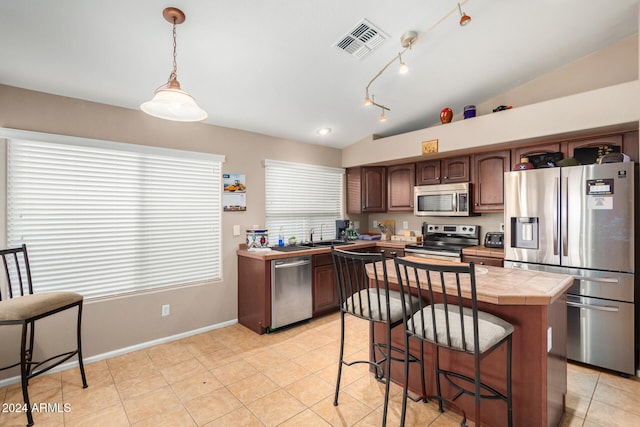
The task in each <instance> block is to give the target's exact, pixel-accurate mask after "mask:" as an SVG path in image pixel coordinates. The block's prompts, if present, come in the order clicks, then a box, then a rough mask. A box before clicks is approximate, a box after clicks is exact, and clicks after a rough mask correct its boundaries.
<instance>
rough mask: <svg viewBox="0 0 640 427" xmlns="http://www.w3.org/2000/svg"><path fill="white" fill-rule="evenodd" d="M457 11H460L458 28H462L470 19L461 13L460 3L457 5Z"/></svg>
mask: <svg viewBox="0 0 640 427" xmlns="http://www.w3.org/2000/svg"><path fill="white" fill-rule="evenodd" d="M458 10H459V11H460V26H461V27H464V26H465V25H467V24H468V23H469V22H471V17H470V16H469V15H467V14H466V13H464V12H463V11H462V7H461V6H460V3H458Z"/></svg>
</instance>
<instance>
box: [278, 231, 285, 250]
mask: <svg viewBox="0 0 640 427" xmlns="http://www.w3.org/2000/svg"><path fill="white" fill-rule="evenodd" d="M278 246H284V231H283V230H282V227H280V234H279V235H278Z"/></svg>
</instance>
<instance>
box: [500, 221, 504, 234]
mask: <svg viewBox="0 0 640 427" xmlns="http://www.w3.org/2000/svg"><path fill="white" fill-rule="evenodd" d="M500 231H502V232H503V233H504V222H501V223H500Z"/></svg>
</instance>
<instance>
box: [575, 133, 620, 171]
mask: <svg viewBox="0 0 640 427" xmlns="http://www.w3.org/2000/svg"><path fill="white" fill-rule="evenodd" d="M600 147H616V148H617V149H619V150H620V152H623V151H624V150H623V147H622V135H621V134H617V135H605V136H600V137H595V138H589V139H582V140H575V141H569V142H568V143H567V157H569V158H570V157H576V158H577V159H578V160H579V161H581V163H583V164H588V163H590V162H589V161H584V160H582V159H587V158H589V155H588V154H586V155H585V154H582V155H580V154H579V153H577V152H576V150H581V149H588V150H593V154H594V159H593V160H594V162H595V156H597V154H596V153H598V152H599V151H606V149H604V150H598V149H599V148H600ZM600 154H605V153H604V152H602V153H600Z"/></svg>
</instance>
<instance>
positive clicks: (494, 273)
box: [387, 256, 573, 305]
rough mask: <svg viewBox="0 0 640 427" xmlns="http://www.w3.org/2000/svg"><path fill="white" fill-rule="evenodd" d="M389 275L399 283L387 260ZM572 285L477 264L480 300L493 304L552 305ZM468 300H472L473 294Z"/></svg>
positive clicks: (564, 279) (550, 276)
mask: <svg viewBox="0 0 640 427" xmlns="http://www.w3.org/2000/svg"><path fill="white" fill-rule="evenodd" d="M405 258H406V259H410V260H412V261H416V262H425V263H426V262H432V263H434V264H435V263H449V262H450V261H441V260H429V259H426V258H418V257H411V256H409V257H405ZM387 274H388V276H389V282H390V283H397V282H398V280H397V276H396V271H395V267H394V265H393V260H389V261H387ZM572 283H573V276H569V275H565V274H555V273H545V272H539V271H527V270H514V269H509V268H502V267H491V266H478V265H476V292H477V297H478V301H482V302H486V303H490V304H497V305H549V304H552V303H553V302H554V301H555V300H556V299H558V298H559V297H560V296H562V295H564V293H565V292H566V291H567V289H569V287H571V284H572ZM463 286H464V283H463ZM467 286H468V283H467ZM468 297H469V298H470V297H471V294H470V291H469V295H468Z"/></svg>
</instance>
